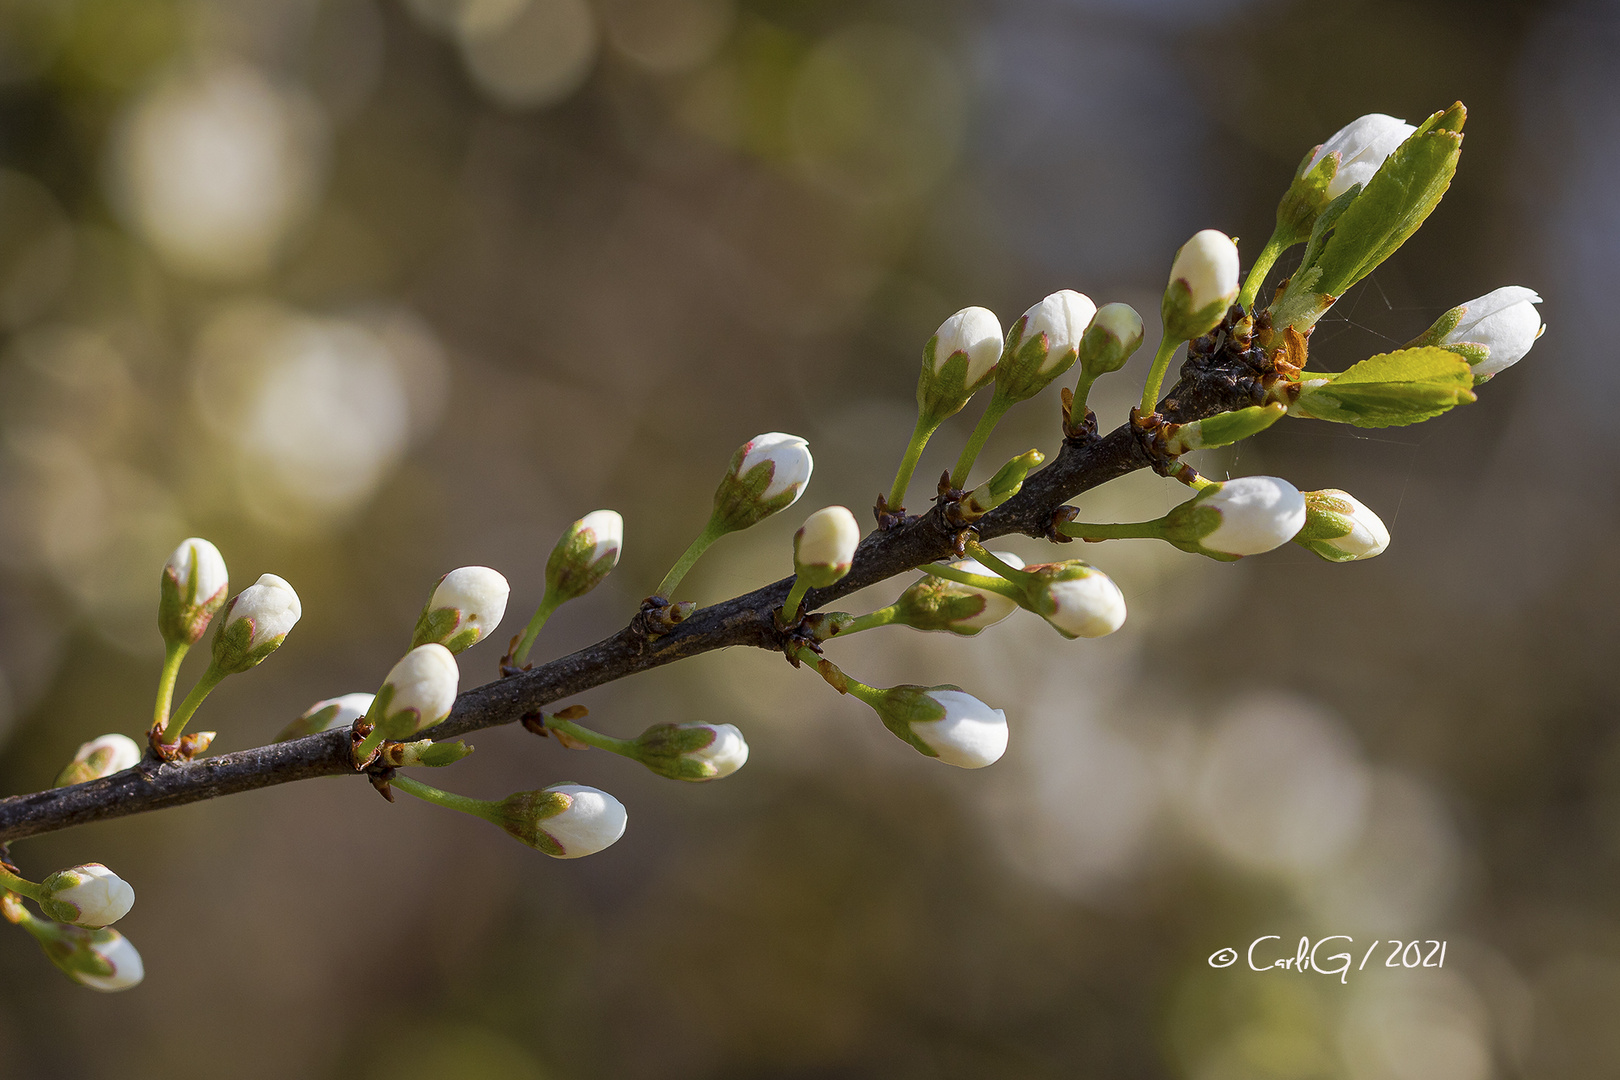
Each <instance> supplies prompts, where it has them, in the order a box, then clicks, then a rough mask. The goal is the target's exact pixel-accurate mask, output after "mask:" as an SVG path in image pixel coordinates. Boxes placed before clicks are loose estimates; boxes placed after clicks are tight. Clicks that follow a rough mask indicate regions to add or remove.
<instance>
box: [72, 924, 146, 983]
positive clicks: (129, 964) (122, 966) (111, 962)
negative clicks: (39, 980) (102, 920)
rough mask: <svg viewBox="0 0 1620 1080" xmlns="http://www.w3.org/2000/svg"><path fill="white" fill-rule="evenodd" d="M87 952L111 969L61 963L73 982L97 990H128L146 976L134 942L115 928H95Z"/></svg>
mask: <svg viewBox="0 0 1620 1080" xmlns="http://www.w3.org/2000/svg"><path fill="white" fill-rule="evenodd" d="M86 948H87V951H88V952H89V954H90V956H91V957H93V958H94V960H95V961H97V962H99V964H101V965H105V966H106V968H107V969H110V971H108V972H106V973H103V972H100V971H92V970H89V968H88V967H75V968H71V969H70V968H68V967H65V966H64V967H63V970H64V971H66V972H67V973H68V975H69V977H71V978H72V979H73V980H74V981H75V982H77V983H79V984H81V985H83V986H88V987H89V988H90V989H92V990H100V991H102V992H103V993H107V994H111V993H115V992H117V991H119V990H128V989H130V988H131V987H133V986H138V985H139V984H140V981H141V980H142V979H144V978H146V967H145V965H143V964H142V963H141V954H140V953H138V952H136V951H135V946H133V945H131V944H130V943H129V939H128V938H127V937H125V936H124V935H123V934H120V933H119V932H118V931H116V930H97V931H96V932H95V934H94V937H93V939H92V940H91V941H90V942H89V943H88V944H87V946H86Z"/></svg>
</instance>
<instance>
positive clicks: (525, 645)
mask: <svg viewBox="0 0 1620 1080" xmlns="http://www.w3.org/2000/svg"><path fill="white" fill-rule="evenodd" d="M561 606H562V601H560V600H556V599H554V598H553V597H552V594H551V590H549V589H548V590H546V594H545V595H544V596H542V597H541V598H540V606H539V607H537V608H535V609H534V617H533V618H532V619H530V620H529V625H528V626H526V627H524V628H523V637H522V638H521V639H520V640H519V641H518V644H517V648H516V649H514V650H512V662H513V663H514V664H522V663H524V662H525V661H527V660H528V659H529V649H530V648H531V647H532V646H533V645H534V639H535V638H537V637H539V636H540V630H541V628H542V627H544V626H545V625H546V620H547V619H549V618H551V615H552V613H553V612H554V611H556V610H557V609H558V608H559V607H561Z"/></svg>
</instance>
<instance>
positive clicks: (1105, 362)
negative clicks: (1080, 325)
mask: <svg viewBox="0 0 1620 1080" xmlns="http://www.w3.org/2000/svg"><path fill="white" fill-rule="evenodd" d="M1144 336H1146V329H1145V328H1144V327H1143V326H1142V316H1140V315H1138V314H1137V313H1136V309H1135V308H1133V307H1131V305H1129V304H1104V305H1103V306H1102V307H1100V308H1098V309H1097V314H1096V315H1095V316H1093V317H1092V320H1091V323H1090V325H1088V326H1087V327H1086V332H1085V335H1084V336H1083V337H1082V338H1081V339H1080V364H1081V369H1082V370H1083V371H1084V372H1085V373H1086V375H1088V376H1090V377H1091V378H1096V377H1097V376H1098V375H1103V374H1106V373H1108V372H1110V371H1118V370H1119V369H1120V368H1122V367H1124V366H1125V361H1127V360H1129V359H1130V358H1131V354H1132V353H1134V352H1136V350H1137V349H1139V348H1141V346H1142V338H1143V337H1144Z"/></svg>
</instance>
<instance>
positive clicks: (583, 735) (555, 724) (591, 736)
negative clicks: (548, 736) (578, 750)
mask: <svg viewBox="0 0 1620 1080" xmlns="http://www.w3.org/2000/svg"><path fill="white" fill-rule="evenodd" d="M546 727H548V728H550V729H551V730H552V731H560V732H562V733H563V734H564V735H568V736H572V737H573V738H575V739H578V740H579V741H580V742H582V743H584V744H585V745H587V746H594V747H596V748H597V749H598V750H606V751H608V752H609V753H613V754H618V755H620V756H621V757H627V758H635V757H638V755H637V754H636V744H635V742H634V741H632V740H630V739H615V738H614V737H613V736H611V735H604V734H602V733H601V732H600V731H592V730H591V729H590V728H588V727H581V726H579V725H578V724H576V723H574V722H573V721H572V720H558V719H557V718H556V717H554V716H548V717H546Z"/></svg>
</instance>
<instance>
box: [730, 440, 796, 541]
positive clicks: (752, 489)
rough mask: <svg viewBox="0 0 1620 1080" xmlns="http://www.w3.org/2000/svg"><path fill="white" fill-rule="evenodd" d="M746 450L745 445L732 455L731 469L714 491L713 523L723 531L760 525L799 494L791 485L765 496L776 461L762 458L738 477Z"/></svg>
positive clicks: (788, 504) (774, 470)
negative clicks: (767, 496) (768, 497)
mask: <svg viewBox="0 0 1620 1080" xmlns="http://www.w3.org/2000/svg"><path fill="white" fill-rule="evenodd" d="M746 450H747V447H746V445H745V446H744V447H742V448H740V449H738V450H737V452H736V453H734V454H733V455H732V456H731V469H730V471H728V472H727V473H726V475H725V477H724V478H722V479H721V481H720V486H719V487H718V488H716V489H715V492H714V516H713V517H712V518H711V522H712V523H713V524H714V525H715V526H717V527H718V528H719V529H720V531H721V532H738V531H740V530H742V529H747V528H751V527H752V526H754V525H758V524H759V523H760V522H762V521H764V520H765V519H766V518H768V517H770V516H771V515H772V514H775V513H779V512H780V511H782V510H786V509H787V508H788V507H790V506H792V505H793V504H794V502H795V501H797V500H798V497H799V492H798V491H797V490H796V489H794V488H791V487H790V488H788V489H787V490H786V491H782V492H779V493H778V494H777V495H776V496H775V497H773V498H770V499H766V498H764V493H765V489H766V488H768V487H770V486H771V480H772V478H773V477H774V476H775V475H776V464H775V462H772V461H769V460H766V461H761V462H760V463H759V464H758V465H755V466H754V467H753V468H752V469H749V470H748V472H747V473H746V474H745V475H743V476H741V477H739V476H737V475H736V473H737V470H738V469H739V468H740V467H741V466H742V459H743V457H744V456H746Z"/></svg>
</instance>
